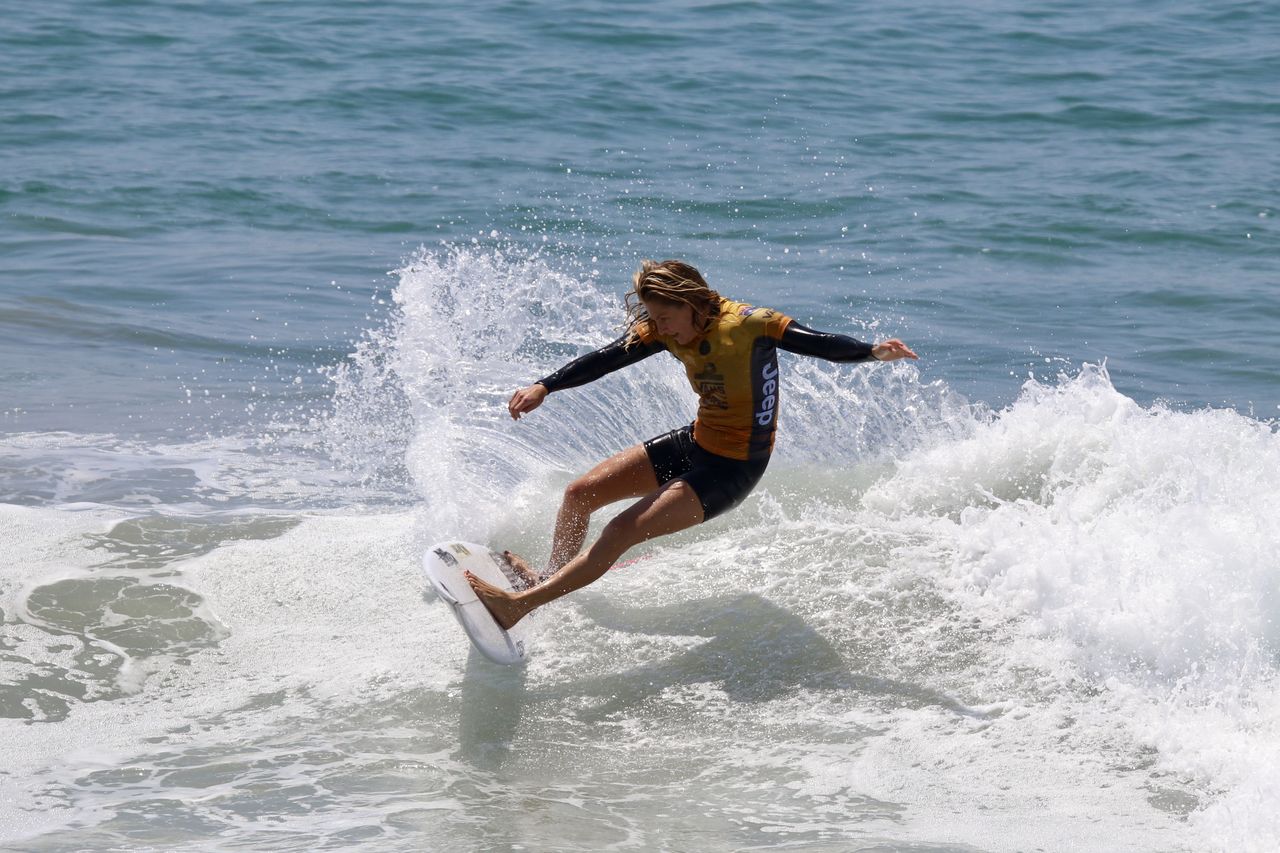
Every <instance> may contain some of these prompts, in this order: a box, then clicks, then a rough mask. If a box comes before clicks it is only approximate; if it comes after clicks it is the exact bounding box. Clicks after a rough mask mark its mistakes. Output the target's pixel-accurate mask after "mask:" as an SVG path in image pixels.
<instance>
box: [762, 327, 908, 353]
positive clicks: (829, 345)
mask: <svg viewBox="0 0 1280 853" xmlns="http://www.w3.org/2000/svg"><path fill="white" fill-rule="evenodd" d="M778 349H781V350H786V351H787V352H794V353H798V354H800V355H812V356H817V357H818V358H825V359H826V360H827V361H839V362H854V361H871V360H873V359H874V360H877V361H897V360H898V359H900V358H918V356H917V355H916V354H915V353H914V352H912V351H911V350H910V348H909V347H907V345H906V344H904V343H903V342H902V341H900V340H898V339H897V338H893V339H891V340H887V341H884V342H882V343H878V344H868V343H863V342H862V341H859V340H856V339H854V338H851V337H849V336H848V335H835V334H831V333H830V332H817V331H814V330H813V329H810V328H809V327H808V326H802V325H801V324H799V323H797V322H796V321H794V320H792V321H791V322H790V323H788V324H787V328H786V331H784V332H783V333H782V338H781V339H780V340H779V341H778Z"/></svg>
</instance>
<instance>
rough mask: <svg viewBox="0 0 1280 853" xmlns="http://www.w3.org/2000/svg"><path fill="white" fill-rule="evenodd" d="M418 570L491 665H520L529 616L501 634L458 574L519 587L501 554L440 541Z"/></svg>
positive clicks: (524, 653) (526, 650)
mask: <svg viewBox="0 0 1280 853" xmlns="http://www.w3.org/2000/svg"><path fill="white" fill-rule="evenodd" d="M422 569H423V571H424V572H426V574H427V580H428V581H429V582H430V583H431V586H432V588H433V589H434V590H435V591H436V594H437V595H439V596H440V599H441V600H442V601H444V603H445V604H447V605H449V608H450V609H451V610H452V611H453V615H454V616H455V617H456V618H457V620H458V623H459V624H461V625H462V628H463V630H464V631H466V632H467V636H468V637H470V638H471V644H472V645H474V646H475V647H476V648H477V649H479V650H480V652H481V654H483V655H484V656H485V657H487V658H488V659H489V660H491V661H493V662H494V663H500V664H505V665H508V666H509V665H511V664H517V663H523V662H524V660H525V658H526V657H527V656H528V654H529V619H530V617H528V616H526V617H524V618H523V619H521V620H520V622H519V623H518V624H517V625H516V626H515V627H513V628H512V629H511V630H510V631H504V630H503V629H502V628H501V627H500V626H499V625H498V623H497V622H495V621H494V620H493V616H491V615H490V614H489V610H488V608H486V607H485V606H484V604H483V603H482V602H481V601H480V599H478V598H476V594H475V591H474V590H472V589H471V584H469V583H467V579H466V578H465V577H463V574H462V573H463V572H466V571H469V572H471V574H473V575H475V576H476V577H478V578H480V579H481V580H484V581H488V582H489V583H491V584H493V585H494V586H496V587H501V588H502V589H506V590H513V591H514V590H516V589H520V588H521V587H522V585H523V584H522V583H521V580H520V576H519V575H517V574H516V573H515V571H514V570H513V569H512V568H511V566H510V565H508V563H507V561H506V559H505V558H504V557H503V556H502V555H501V554H499V553H497V552H496V551H493V550H491V549H490V548H488V547H486V546H484V545H476V544H474V543H472V542H453V541H449V542H441V543H439V544H438V545H432V546H431V547H430V548H428V549H427V553H426V554H424V555H423V556H422Z"/></svg>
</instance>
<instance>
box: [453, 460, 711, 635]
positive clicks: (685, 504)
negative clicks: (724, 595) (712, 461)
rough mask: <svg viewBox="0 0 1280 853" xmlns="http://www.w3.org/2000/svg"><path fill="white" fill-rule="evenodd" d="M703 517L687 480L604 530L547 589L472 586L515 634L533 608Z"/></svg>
mask: <svg viewBox="0 0 1280 853" xmlns="http://www.w3.org/2000/svg"><path fill="white" fill-rule="evenodd" d="M703 517H704V512H703V508H702V501H701V499H699V497H698V494H697V492H695V491H694V490H693V488H692V487H690V485H689V484H688V483H686V482H685V481H684V480H679V479H677V480H671V481H670V482H668V483H667V484H666V485H665V486H663V487H662V488H660V489H658V490H657V491H655V492H653V493H651V494H649V495H647V496H645V497H644V498H642V499H641V500H639V501H637V502H636V503H634V504H632V505H631V506H630V507H629V508H627V509H626V510H624V511H623V512H622V513H620V514H619V515H618V516H617V517H616V518H614V519H613V520H612V521H610V522H609V523H608V524H606V525H605V527H604V530H602V531H601V532H600V538H599V539H597V540H596V541H595V542H593V543H591V545H590V547H588V548H587V549H586V550H585V551H583V552H581V553H580V554H578V555H577V556H576V557H574V558H573V559H572V560H570V561H569V562H568V563H566V564H565V565H564V567H563V568H561V569H560V570H559V571H558V572H556V573H555V574H554V575H552V576H551V577H549V578H547V580H545V581H544V582H543V583H541V584H539V585H537V586H535V587H533V588H531V589H527V590H525V591H523V592H516V593H511V592H507V591H505V590H501V589H498V588H497V587H495V586H493V585H492V584H488V583H485V582H484V581H482V580H480V579H479V578H477V577H476V576H474V575H472V574H471V573H470V572H468V573H467V581H468V582H469V583H470V584H471V587H472V589H474V590H475V592H476V595H477V596H478V597H479V598H480V600H481V601H483V602H484V604H485V606H486V607H488V608H489V612H490V613H492V614H493V618H494V619H495V620H496V621H497V623H498V624H499V625H501V626H502V627H503V628H510V627H512V626H513V625H515V624H516V623H517V622H519V621H520V620H521V619H523V618H524V617H525V616H526V615H527V614H528V613H529V612H530V611H532V610H533V609H534V608H537V607H541V606H542V605H544V604H546V603H548V602H550V601H554V600H556V599H557V598H560V597H561V596H563V595H567V594H568V593H570V592H573V591H574V590H576V589H581V588H582V587H584V586H586V585H587V584H589V583H591V582H592V581H595V580H597V579H599V578H600V576H601V575H603V574H604V573H605V572H607V571H608V570H609V567H610V566H612V565H613V564H614V562H615V561H616V560H617V559H618V558H619V557H621V556H622V555H623V554H624V553H626V552H627V551H628V550H629V549H630V548H631V547H632V546H634V545H638V544H639V543H641V542H645V541H647V540H649V539H654V538H656V537H658V536H666V535H667V534H670V533H676V532H677V531H680V530H684V529H686V528H689V527H693V526H694V525H695V524H699V523H701V522H702V520H703Z"/></svg>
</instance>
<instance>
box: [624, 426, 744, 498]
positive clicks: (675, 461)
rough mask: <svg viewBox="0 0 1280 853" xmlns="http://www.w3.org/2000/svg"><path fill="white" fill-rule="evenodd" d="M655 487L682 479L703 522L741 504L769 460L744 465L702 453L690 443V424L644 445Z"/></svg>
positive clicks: (707, 452) (740, 461)
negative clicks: (698, 505)
mask: <svg viewBox="0 0 1280 853" xmlns="http://www.w3.org/2000/svg"><path fill="white" fill-rule="evenodd" d="M644 449H645V452H646V453H648V454H649V464H651V465H652V466H653V473H654V474H655V475H657V477H658V484H659V485H665V484H667V483H669V482H670V481H672V480H677V479H679V480H684V481H685V482H686V483H688V484H689V486H690V488H692V489H693V491H694V494H696V495H697V496H698V500H699V501H701V502H702V513H703V521H710V520H711V519H713V518H715V517H716V516H717V515H720V513H722V512H727V511H728V510H731V509H733V508H734V507H735V506H737V505H738V504H740V503H742V501H743V499H745V498H746V496H747V495H748V494H750V493H751V490H752V489H754V488H755V487H756V483H759V482H760V478H761V477H763V476H764V469H765V468H767V467H768V465H769V459H768V458H767V457H766V458H764V459H759V460H756V461H751V462H744V461H742V460H740V459H730V458H728V457H726V456H719V455H717V454H715V453H711V452H709V451H706V450H703V449H702V448H701V447H699V446H698V445H697V444H696V443H695V442H694V440H693V424H689V425H688V426H683V427H679V428H678V429H673V430H672V431H671V432H668V433H664V434H663V435H660V436H658V437H657V438H651V439H649V440H648V441H646V442H645V443H644Z"/></svg>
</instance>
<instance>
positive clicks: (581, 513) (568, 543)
mask: <svg viewBox="0 0 1280 853" xmlns="http://www.w3.org/2000/svg"><path fill="white" fill-rule="evenodd" d="M657 488H658V479H657V476H656V475H655V474H654V473H653V464H652V463H651V462H650V461H649V454H648V452H647V451H646V450H645V446H644V445H643V444H637V445H635V446H634V447H628V448H627V449H626V450H623V451H621V452H619V453H615V454H614V455H613V456H610V457H609V458H608V459H606V460H604V461H603V462H601V463H600V464H599V465H597V466H596V467H594V468H592V469H591V470H590V471H588V472H587V473H585V474H583V475H582V476H581V477H579V478H577V479H576V480H574V481H573V482H572V483H570V484H569V486H568V487H567V488H566V489H565V490H564V500H563V501H562V502H561V504H560V512H559V513H558V514H557V515H556V530H555V534H554V535H553V536H552V539H551V559H550V560H549V561H548V563H547V571H546V576H548V577H549V576H551V575H553V574H555V573H556V572H558V571H560V569H562V568H564V565H565V563H567V562H569V561H570V560H572V559H573V558H574V557H575V556H576V555H577V554H578V552H579V551H581V550H582V543H583V542H585V541H586V538H587V527H588V525H589V524H590V523H591V514H592V513H594V512H595V511H596V510H598V509H600V508H602V507H606V506H608V505H609V504H611V503H616V502H617V501H621V500H626V499H627V498H639V497H643V496H645V495H647V494H650V493H651V492H653V491H654V490H655V489H657ZM515 559H516V560H518V559H519V558H518V557H516V558H515Z"/></svg>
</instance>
